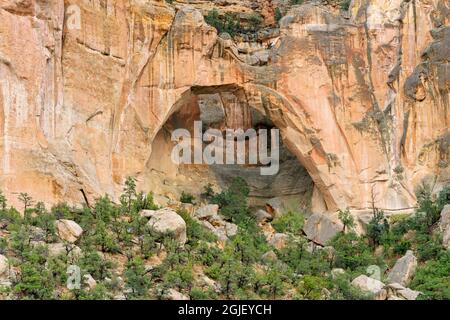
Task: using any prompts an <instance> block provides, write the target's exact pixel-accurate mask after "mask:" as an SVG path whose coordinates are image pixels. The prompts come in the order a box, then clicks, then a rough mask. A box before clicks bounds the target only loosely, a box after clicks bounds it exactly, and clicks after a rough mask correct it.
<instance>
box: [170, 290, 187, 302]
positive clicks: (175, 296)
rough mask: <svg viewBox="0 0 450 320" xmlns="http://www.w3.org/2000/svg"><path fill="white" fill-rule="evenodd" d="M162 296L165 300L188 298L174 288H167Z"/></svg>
mask: <svg viewBox="0 0 450 320" xmlns="http://www.w3.org/2000/svg"><path fill="white" fill-rule="evenodd" d="M164 298H165V299H167V300H189V297H187V296H185V295H184V294H182V293H181V292H179V291H177V290H175V289H169V290H168V291H167V293H166V294H165V296H164Z"/></svg>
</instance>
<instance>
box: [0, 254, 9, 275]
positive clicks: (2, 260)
mask: <svg viewBox="0 0 450 320" xmlns="http://www.w3.org/2000/svg"><path fill="white" fill-rule="evenodd" d="M8 269H9V263H8V258H6V257H5V256H4V255H2V254H0V277H1V276H4V275H6V274H7V273H8Z"/></svg>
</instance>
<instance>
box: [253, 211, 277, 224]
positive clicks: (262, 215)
mask: <svg viewBox="0 0 450 320" xmlns="http://www.w3.org/2000/svg"><path fill="white" fill-rule="evenodd" d="M253 216H254V217H255V219H256V222H259V223H263V222H267V221H271V220H272V219H273V217H272V215H270V214H269V213H268V212H267V211H265V210H258V211H256V212H255V213H254V215H253Z"/></svg>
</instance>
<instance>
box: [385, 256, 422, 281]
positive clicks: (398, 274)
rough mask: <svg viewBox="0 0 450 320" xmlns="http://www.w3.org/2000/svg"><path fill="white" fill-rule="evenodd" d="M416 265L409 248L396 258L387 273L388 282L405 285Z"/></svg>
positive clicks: (415, 259) (412, 274)
mask: <svg viewBox="0 0 450 320" xmlns="http://www.w3.org/2000/svg"><path fill="white" fill-rule="evenodd" d="M416 267H417V258H416V257H415V256H414V253H413V252H412V251H411V250H408V251H407V252H406V254H405V255H404V256H403V257H401V258H400V259H398V260H397V262H396V263H395V265H394V267H393V268H392V270H391V271H390V272H389V274H388V282H389V283H393V282H396V283H399V284H401V285H402V286H407V285H408V284H409V281H410V280H411V279H412V277H413V276H414V273H415V271H416Z"/></svg>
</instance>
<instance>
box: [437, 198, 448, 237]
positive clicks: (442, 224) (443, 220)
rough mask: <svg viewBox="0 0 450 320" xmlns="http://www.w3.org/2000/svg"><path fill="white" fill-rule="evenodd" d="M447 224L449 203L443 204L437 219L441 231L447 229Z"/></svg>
mask: <svg viewBox="0 0 450 320" xmlns="http://www.w3.org/2000/svg"><path fill="white" fill-rule="evenodd" d="M448 226H450V204H447V205H445V206H444V208H443V209H442V211H441V218H440V219H439V228H440V229H441V231H444V230H445V229H447V228H448Z"/></svg>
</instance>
